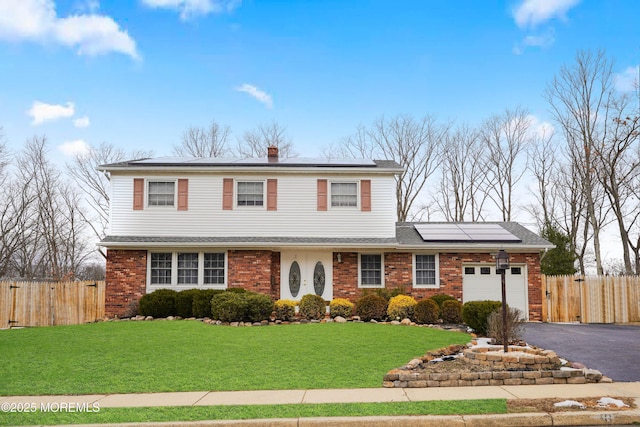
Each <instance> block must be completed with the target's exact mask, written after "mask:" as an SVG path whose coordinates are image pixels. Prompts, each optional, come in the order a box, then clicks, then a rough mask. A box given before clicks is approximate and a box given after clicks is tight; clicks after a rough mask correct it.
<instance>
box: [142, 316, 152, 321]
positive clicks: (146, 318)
mask: <svg viewBox="0 0 640 427" xmlns="http://www.w3.org/2000/svg"><path fill="white" fill-rule="evenodd" d="M144 320H153V316H147V317H145V318H144Z"/></svg>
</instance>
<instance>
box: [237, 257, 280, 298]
mask: <svg viewBox="0 0 640 427" xmlns="http://www.w3.org/2000/svg"><path fill="white" fill-rule="evenodd" d="M227 280H228V286H229V287H230V288H244V289H246V290H248V291H252V292H258V293H261V294H266V295H270V296H271V297H272V298H279V297H280V253H279V252H272V251H262V250H255V251H254V250H231V251H229V272H228V276H227Z"/></svg>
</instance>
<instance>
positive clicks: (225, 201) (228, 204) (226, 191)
mask: <svg viewBox="0 0 640 427" xmlns="http://www.w3.org/2000/svg"><path fill="white" fill-rule="evenodd" d="M222 209H223V210H227V211H228V210H232V209H233V178H224V179H223V180H222ZM267 210H268V211H277V210H278V180H277V179H267Z"/></svg>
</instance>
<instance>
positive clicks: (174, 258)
mask: <svg viewBox="0 0 640 427" xmlns="http://www.w3.org/2000/svg"><path fill="white" fill-rule="evenodd" d="M154 253H170V254H171V283H168V284H161V283H151V254H154ZM179 253H181V254H183V253H197V254H198V281H197V283H181V284H178V254H179ZM205 253H223V254H224V283H209V284H205V283H204V254H205ZM228 278H229V253H228V251H227V250H224V249H223V250H219V249H215V248H213V249H208V250H207V249H204V250H203V249H201V248H184V249H178V250H176V249H154V250H151V251H148V252H147V291H148V292H153V291H155V290H157V289H173V290H176V291H180V290H184V289H192V288H198V289H226V288H227V283H228Z"/></svg>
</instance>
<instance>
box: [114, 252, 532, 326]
mask: <svg viewBox="0 0 640 427" xmlns="http://www.w3.org/2000/svg"><path fill="white" fill-rule="evenodd" d="M509 257H510V259H511V262H512V263H513V264H526V265H527V272H528V275H527V277H528V301H529V319H530V320H542V290H541V286H542V285H541V275H540V255H539V254H537V253H534V254H509ZM480 262H481V263H491V264H492V263H494V262H495V259H494V257H493V256H492V255H491V254H488V253H441V254H439V269H440V278H439V280H440V287H439V288H433V289H429V288H414V287H413V286H412V284H413V255H412V253H410V252H387V253H385V254H384V267H385V269H384V270H385V271H384V277H385V288H387V289H395V288H400V289H402V290H403V292H404V293H405V294H407V295H411V296H413V297H414V298H416V299H417V300H420V299H423V298H428V297H430V296H432V295H435V294H439V293H445V294H448V295H451V296H452V297H454V298H456V299H458V300H460V301H462V292H463V289H462V280H463V275H462V268H463V267H462V265H463V264H465V263H480ZM227 263H228V272H227V281H228V286H229V287H231V288H244V289H247V290H249V291H253V292H259V293H262V294H266V295H269V296H271V298H273V299H274V300H276V299H278V298H280V252H277V251H271V250H230V251H229V252H228V260H227ZM146 274H147V251H144V250H109V251H108V252H107V277H106V283H107V285H106V286H107V287H106V303H105V313H106V315H107V316H109V317H113V316H119V317H124V316H127V315H130V314H131V310H132V309H133V308H135V307H136V305H137V302H138V301H139V299H140V297H142V295H144V294H145V293H146ZM363 291H364V289H362V288H359V287H358V253H357V252H340V261H338V252H334V253H333V297H334V298H346V299H348V300H350V301H352V302H355V301H356V300H357V299H358V298H360V296H362V294H363Z"/></svg>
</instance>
